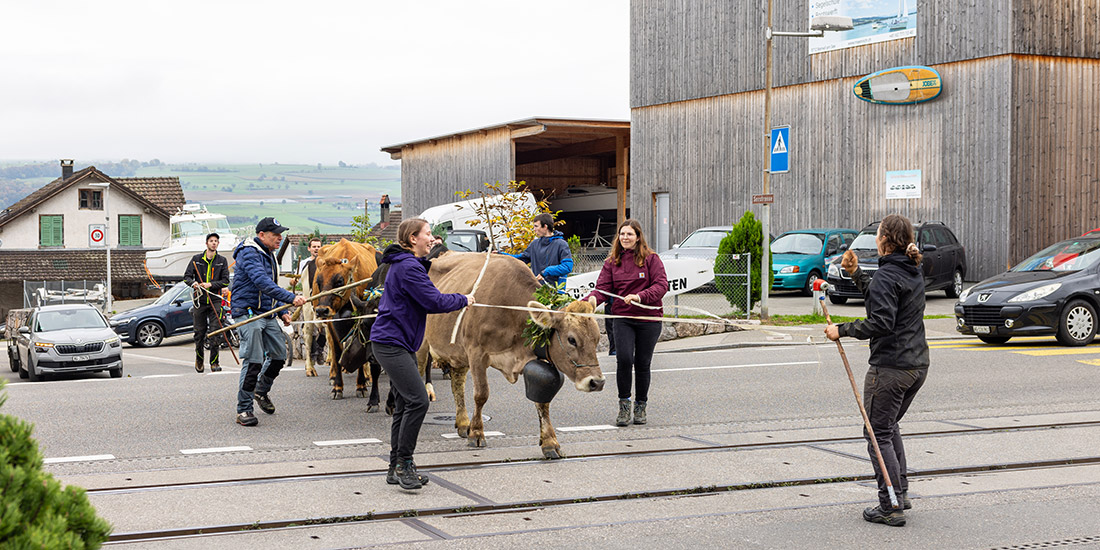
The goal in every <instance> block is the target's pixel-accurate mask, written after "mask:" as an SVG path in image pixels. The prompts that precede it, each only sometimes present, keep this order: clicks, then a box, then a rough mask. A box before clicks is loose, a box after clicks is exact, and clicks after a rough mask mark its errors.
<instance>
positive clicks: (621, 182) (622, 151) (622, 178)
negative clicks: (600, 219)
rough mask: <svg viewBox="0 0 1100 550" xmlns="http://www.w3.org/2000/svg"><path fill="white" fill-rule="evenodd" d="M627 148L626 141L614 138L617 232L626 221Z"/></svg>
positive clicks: (621, 138)
mask: <svg viewBox="0 0 1100 550" xmlns="http://www.w3.org/2000/svg"><path fill="white" fill-rule="evenodd" d="M626 159H627V147H626V139H625V138H623V137H622V136H619V137H616V138H615V185H616V188H617V189H618V191H619V193H618V208H617V209H616V210H617V212H616V216H615V218H616V219H617V220H618V222H617V223H616V224H615V230H616V231H618V228H619V226H621V225H622V224H623V222H624V221H626V192H627V185H628V182H627V179H626V177H627V169H626V162H627V161H626Z"/></svg>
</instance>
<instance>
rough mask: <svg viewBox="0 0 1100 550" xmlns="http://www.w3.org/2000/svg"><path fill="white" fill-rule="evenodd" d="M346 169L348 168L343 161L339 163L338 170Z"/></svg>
mask: <svg viewBox="0 0 1100 550" xmlns="http://www.w3.org/2000/svg"><path fill="white" fill-rule="evenodd" d="M347 167H348V165H347V164H345V163H344V161H340V168H347Z"/></svg>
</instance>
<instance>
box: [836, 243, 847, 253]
mask: <svg viewBox="0 0 1100 550" xmlns="http://www.w3.org/2000/svg"><path fill="white" fill-rule="evenodd" d="M845 250H848V243H844V244H842V245H840V248H838V249H836V251H837V252H844V251H845Z"/></svg>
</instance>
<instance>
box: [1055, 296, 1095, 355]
mask: <svg viewBox="0 0 1100 550" xmlns="http://www.w3.org/2000/svg"><path fill="white" fill-rule="evenodd" d="M1095 337H1096V308H1094V307H1093V306H1092V304H1090V303H1088V302H1086V301H1084V300H1074V301H1072V302H1070V303H1068V304H1066V307H1065V309H1063V310H1062V319H1061V321H1060V322H1059V323H1058V335H1057V338H1058V342H1060V343H1061V344H1062V345H1065V346H1087V345H1089V344H1091V343H1092V340H1093V338H1095Z"/></svg>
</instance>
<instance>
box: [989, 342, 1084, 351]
mask: <svg viewBox="0 0 1100 550" xmlns="http://www.w3.org/2000/svg"><path fill="white" fill-rule="evenodd" d="M1088 347H1090V348H1093V347H1100V344H1092V345H1090V346H1088ZM1044 348H1045V349H1044ZM969 349H972V350H976V351H1015V352H1016V353H1021V350H1022V351H1023V352H1039V351H1051V350H1060V349H1067V348H1066V347H1065V346H1061V345H1056V344H1053V343H1052V344H1051V345H1049V346H1047V345H1040V346H995V345H994V346H988V347H974V348H969ZM1091 353H1096V352H1091Z"/></svg>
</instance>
